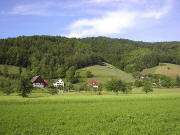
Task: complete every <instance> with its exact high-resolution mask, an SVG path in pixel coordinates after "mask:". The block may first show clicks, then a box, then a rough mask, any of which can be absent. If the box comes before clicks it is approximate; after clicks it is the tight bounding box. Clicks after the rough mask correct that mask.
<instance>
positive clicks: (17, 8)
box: [0, 0, 180, 42]
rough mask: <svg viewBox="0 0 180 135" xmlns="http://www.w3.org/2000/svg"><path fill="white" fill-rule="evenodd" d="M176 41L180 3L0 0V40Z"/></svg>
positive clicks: (158, 0) (156, 0)
mask: <svg viewBox="0 0 180 135" xmlns="http://www.w3.org/2000/svg"><path fill="white" fill-rule="evenodd" d="M22 35H24V36H32V35H51V36H65V37H69V38H74V37H76V38H85V37H97V36H106V37H111V38H125V39H130V40H136V41H147V42H160V41H180V0H1V1H0V38H8V37H17V36H22Z"/></svg>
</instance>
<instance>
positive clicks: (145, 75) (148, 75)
mask: <svg viewBox="0 0 180 135" xmlns="http://www.w3.org/2000/svg"><path fill="white" fill-rule="evenodd" d="M150 77H151V74H150V73H148V74H144V75H139V76H137V78H138V79H145V78H150Z"/></svg>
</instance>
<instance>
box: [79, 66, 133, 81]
mask: <svg viewBox="0 0 180 135" xmlns="http://www.w3.org/2000/svg"><path fill="white" fill-rule="evenodd" d="M79 71H80V75H81V76H82V78H81V81H84V82H87V81H88V80H96V81H98V82H100V83H106V82H107V81H109V80H111V79H121V80H124V81H126V82H133V81H134V78H133V76H132V75H130V74H128V73H126V72H124V71H122V70H120V69H117V68H116V67H114V66H112V65H110V64H108V63H105V65H104V66H100V65H95V66H90V67H86V68H83V69H80V70H79ZM87 71H90V72H92V74H93V75H94V76H93V77H92V78H87V77H86V76H85V73H86V72H87Z"/></svg>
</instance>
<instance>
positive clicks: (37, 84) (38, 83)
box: [31, 75, 48, 88]
mask: <svg viewBox="0 0 180 135" xmlns="http://www.w3.org/2000/svg"><path fill="white" fill-rule="evenodd" d="M31 82H32V84H33V87H34V88H44V87H46V86H47V85H48V80H44V79H43V78H42V77H41V76H40V75H38V76H34V77H33V78H32V79H31Z"/></svg>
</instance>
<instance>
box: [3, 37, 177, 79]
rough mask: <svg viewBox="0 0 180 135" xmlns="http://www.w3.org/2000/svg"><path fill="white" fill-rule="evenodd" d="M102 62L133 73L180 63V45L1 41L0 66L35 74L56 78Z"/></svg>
mask: <svg viewBox="0 0 180 135" xmlns="http://www.w3.org/2000/svg"><path fill="white" fill-rule="evenodd" d="M103 61H106V62H108V63H111V64H112V65H114V66H116V67H118V68H120V69H122V70H124V71H126V72H131V73H138V72H140V71H142V70H143V69H145V68H150V67H154V66H156V65H158V64H159V63H164V62H166V63H173V64H180V42H157V43H147V42H139V41H131V40H126V39H111V38H106V37H96V38H84V39H69V38H65V37H59V36H29V37H26V36H20V37H17V38H8V39H0V64H8V65H15V66H20V67H27V69H29V70H30V71H31V73H32V74H33V75H37V74H41V75H43V76H44V77H46V78H55V77H57V73H61V74H63V73H65V71H67V70H68V69H69V68H72V66H73V68H75V69H78V68H82V67H86V66H90V65H94V64H101V63H102V62H103Z"/></svg>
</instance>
